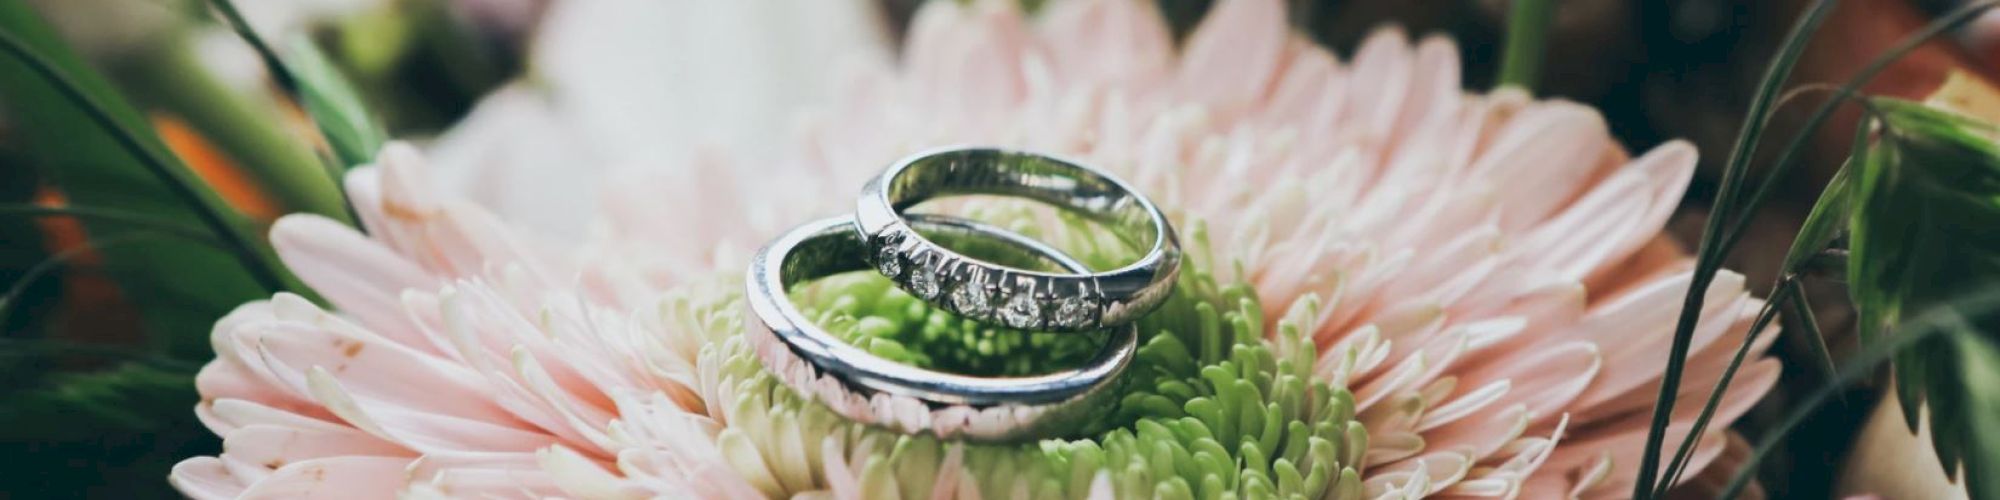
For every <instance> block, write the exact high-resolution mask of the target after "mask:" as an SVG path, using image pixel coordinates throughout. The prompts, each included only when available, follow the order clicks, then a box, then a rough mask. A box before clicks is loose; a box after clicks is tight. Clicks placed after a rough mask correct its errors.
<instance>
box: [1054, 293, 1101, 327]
mask: <svg viewBox="0 0 2000 500" xmlns="http://www.w3.org/2000/svg"><path fill="white" fill-rule="evenodd" d="M1095 302H1096V301H1093V300H1090V299H1089V298H1085V297H1065V298H1063V299H1062V302H1061V303H1059V304H1056V311H1055V315H1054V316H1053V317H1050V318H1049V321H1050V322H1052V323H1054V324H1055V326H1058V327H1062V328H1076V327H1080V326H1083V324H1084V323H1088V322H1090V316H1091V314H1090V313H1091V312H1092V310H1094V309H1096V308H1097V304H1096V303H1095Z"/></svg>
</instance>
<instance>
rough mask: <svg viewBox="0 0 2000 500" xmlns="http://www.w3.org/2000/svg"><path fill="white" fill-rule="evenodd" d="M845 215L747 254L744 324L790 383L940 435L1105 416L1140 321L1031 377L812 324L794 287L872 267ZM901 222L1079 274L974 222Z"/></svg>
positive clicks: (1006, 434) (1069, 262)
mask: <svg viewBox="0 0 2000 500" xmlns="http://www.w3.org/2000/svg"><path fill="white" fill-rule="evenodd" d="M853 224H854V222H853V221H852V220H851V219H848V218H834V219H826V220H821V221H818V222H813V223H810V224H806V225H803V226H799V227H798V228H795V229H793V230H791V231H790V232H788V233H786V234H785V235H783V236H780V237H778V239H776V240H774V241H772V242H771V243H770V244H768V245H766V246H765V247H764V248H763V249H761V250H759V251H758V252H757V254H756V256H755V257H753V258H752V260H751V261H750V269H749V273H748V289H749V290H748V292H749V293H748V301H749V303H750V310H751V313H752V314H753V315H754V316H755V318H753V320H752V321H749V322H748V323H750V324H751V325H752V326H751V327H750V328H749V329H748V330H749V336H750V340H751V343H752V345H753V346H754V348H755V350H756V352H757V354H758V356H759V358H760V359H761V360H762V361H763V362H764V364H765V366H766V367H767V368H768V369H770V371H771V372H772V373H773V374H774V375H776V376H777V377H778V378H779V379H780V380H782V381H783V382H784V383H785V384H786V385H787V386H789V387H791V388H792V389H793V390H796V391H798V392H800V393H801V394H805V395H808V396H809V397H812V398H815V399H816V400H818V401H819V402H821V403H823V404H825V405H827V406H828V407H830V408H832V409H833V410H834V411H835V412H836V413H839V414H840V415H842V416H845V417H847V418H850V419H853V420H856V421H859V422H863V423H867V424H873V425H879V426H883V427H887V428H890V429H893V430H897V431H899V432H904V433H909V434H917V433H925V432H928V433H932V434H934V435H936V436H938V437H939V438H946V439H952V438H967V439H973V440H984V441H1009V440H1017V439H1027V438H1035V437H1047V436H1052V435H1057V434H1061V433H1063V432H1065V431H1073V430H1075V429H1077V428H1078V427H1079V424H1080V423H1081V422H1083V421H1085V420H1086V419H1088V418H1090V417H1092V416H1093V414H1094V413H1100V412H1102V410H1103V405H1105V404H1109V401H1105V400H1104V398H1107V397H1109V396H1108V395H1109V394H1110V391H1107V390H1105V389H1106V388H1107V386H1109V385H1110V384H1111V383H1112V382H1113V381H1114V380H1115V379H1116V378H1117V376H1118V375H1119V374H1120V373H1121V372H1123V371H1124V369H1125V367H1126V365H1127V364H1129V363H1130V362H1131V361H1132V357H1133V353H1134V351H1136V350H1137V347H1138V329H1137V326H1136V325H1125V326H1123V327H1119V328H1116V329H1114V330H1112V331H1111V332H1109V333H1110V335H1109V339H1108V341H1107V342H1106V343H1105V345H1104V347H1103V348H1102V349H1101V350H1100V351H1099V352H1098V353H1097V354H1096V355H1095V356H1094V357H1093V358H1092V359H1091V360H1090V361H1088V362H1087V363H1086V364H1085V365H1084V366H1083V367H1081V368H1074V369H1067V370H1062V371H1057V372H1053V373H1046V374H1041V375H1034V376H1026V377H976V376H967V375H959V374H952V373H944V372H938V371H934V370H929V369H925V368H919V367H916V366H911V365H907V364H903V363H898V362H895V361H891V360H888V359H884V358H882V357H879V356H876V355H874V354H872V353H870V352H868V351H867V350H864V349H861V348H859V347H855V346H853V345H849V344H847V343H846V342H842V341H841V340H840V339H839V338H836V337H834V336H833V335H832V334H830V333H828V332H827V331H826V330H824V329H822V328H820V327H818V326H816V325H814V324H813V322H812V321H811V320H810V319H809V318H807V317H806V316H805V314H804V313H802V312H801V311H800V310H799V308H798V306H796V305H794V304H793V303H792V301H791V299H790V298H789V297H788V295H787V294H786V291H787V290H789V289H790V287H791V286H792V285H795V284H798V283H803V282H806V281H810V280H813V279H817V278H822V277H826V276H830V275H834V274H839V273H843V272H849V271H859V270H861V269H863V268H865V267H866V263H865V261H864V260H863V259H862V255H863V254H865V253H867V252H868V251H869V250H868V248H867V247H866V246H865V245H863V244H862V240H861V238H860V236H859V235H857V234H855V232H854V229H853V227H854V226H853ZM905 224H906V226H908V227H913V228H914V229H915V230H917V231H920V232H923V233H926V234H927V235H929V236H931V237H937V238H977V239H979V240H980V241H983V242H992V243H998V244H1000V245H1001V246H1005V247H1009V248H1011V249H1013V250H1014V251H1018V252H1021V253H1023V254H1027V255H1029V256H1033V257H1035V258H1037V259H1039V260H1041V261H1044V262H1047V263H1051V264H1054V265H1057V266H1060V267H1062V268H1064V269H1068V270H1070V271H1072V272H1078V273H1081V272H1086V271H1087V270H1088V269H1087V268H1085V267H1084V266H1083V264H1081V263H1078V262H1076V261H1075V260H1074V259H1071V258H1070V257H1069V256H1067V255H1065V254H1063V253H1062V252H1061V251H1060V250H1056V249H1054V248H1052V247H1049V246H1047V245H1045V244H1042V243H1041V242H1038V241H1035V240H1033V239H1029V238H1026V237H1023V236H1020V235H1018V234H1015V233H1012V232H1008V231H1005V230H1001V229H998V228H994V227H991V226H987V225H984V224H980V223H978V222H974V221H969V220H965V219H958V218H953V217H945V216H939V215H911V216H909V217H908V218H907V222H905Z"/></svg>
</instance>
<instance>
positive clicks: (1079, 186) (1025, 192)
mask: <svg viewBox="0 0 2000 500" xmlns="http://www.w3.org/2000/svg"><path fill="white" fill-rule="evenodd" d="M956 195H999V196H1007V197H1018V198H1026V199H1029V200H1034V201H1039V202H1042V203H1046V204H1049V205H1053V206H1055V207H1056V208H1059V209H1063V210H1066V211H1069V212H1072V213H1076V214H1079V215H1082V216H1083V217H1084V218H1086V219H1089V220H1092V221H1095V222H1097V223H1099V224H1103V225H1105V226H1107V227H1109V228H1111V229H1112V231H1113V232H1115V233H1117V236H1119V237H1121V238H1124V239H1125V240H1126V241H1128V242H1132V243H1135V245H1134V246H1137V247H1141V248H1147V252H1146V254H1145V255H1144V256H1142V257H1140V258H1139V260H1138V261H1137V262H1133V263H1131V264H1127V265H1126V266H1124V267H1121V268H1118V269H1113V270H1110V271H1105V272H1090V271H1087V270H1086V271H1077V272H1074V273H1071V274H1063V273H1050V272H1041V271H1034V270H1027V269H1020V268H1014V267H1008V266H1002V265H998V264H994V263H991V262H987V261H984V260H980V259H977V258H973V257H968V256H966V255H964V254H962V253H959V252H957V251H954V250H951V249H949V248H945V247H944V246H942V245H938V244H937V243H935V242H932V241H931V240H929V239H926V238H925V237H924V236H923V235H920V234H917V233H916V232H915V231H911V228H910V224H909V220H908V219H907V218H906V214H905V213H904V210H905V209H908V208H910V207H911V206H914V205H916V204H918V203H922V202H924V201H928V200H931V199H935V198H940V197H946V196H956ZM854 223H855V228H856V229H858V230H859V231H860V233H861V235H862V236H864V237H865V238H866V239H867V241H868V245H869V249H870V251H869V252H868V253H867V254H866V255H865V257H866V258H867V259H868V263H869V264H870V265H872V266H874V267H875V269H876V271H877V272H880V273H882V275H884V276H887V277H889V279H890V280H892V281H895V282H896V284H897V286H900V287H902V288H903V289H904V290H906V291H909V292H910V294H911V295H915V296H917V298H920V299H923V300H924V301H926V302H929V303H931V304H932V305H935V306H938V307H941V308H944V309H945V310H948V311H951V312H954V313H957V314H958V315H960V316H963V317H967V318H971V319H973V320H978V321H995V320H997V321H998V322H999V323H1000V324H1004V325H1007V326H1009V327H1012V328H1019V329H1030V330H1043V331H1078V330H1092V329H1098V328H1103V327H1106V326H1115V325H1121V324H1125V323H1129V322H1131V321H1134V320H1137V319H1138V318H1139V317H1140V316H1143V315H1145V313H1147V312H1149V311H1151V310H1152V309H1153V308H1154V307H1156V306H1158V305H1160V302H1161V301H1163V300H1166V298H1167V295H1168V294H1169V293H1171V292H1172V291H1173V286H1174V279H1175V277H1176V276H1177V275H1178V274H1179V272H1180V259H1181V249H1180V242H1179V241H1178V240H1177V239H1176V237H1175V236H1174V229H1173V226H1172V225H1170V224H1169V223H1168V222H1167V218H1166V216H1165V215H1164V214H1162V213H1161V212H1160V209H1159V208H1158V207H1156V206H1154V205H1153V202H1152V201H1150V200H1147V199H1146V197H1145V196H1142V195H1140V194H1139V193H1138V191H1136V190H1133V189H1132V188H1131V187H1129V186H1127V185H1125V183H1124V182H1122V181H1119V180H1118V179H1117V178H1114V177H1112V176H1111V175H1110V174H1106V173H1104V172H1100V171H1098V170H1096V169H1093V168H1090V167H1086V166H1083V165H1082V164H1079V163H1075V162H1070V161H1065V160H1062V159H1058V158H1054V157H1050V156H1045V155H1040V154H1034V153H1026V152H1019V151H1009V150H1003V149H992V148H950V149H941V150H934V151H931V152H927V153H921V154H917V155H914V156H911V157H909V158H906V159H904V160H902V161H900V162H897V163H896V164H895V165H893V166H891V167H889V168H888V169H887V170H885V171H883V172H882V174H881V175H878V176H876V177H875V178H874V179H872V180H870V181H868V184H867V186H865V187H863V188H862V192H861V197H860V199H859V200H858V201H857V202H856V207H855V215H854ZM1138 235H1144V236H1145V237H1149V238H1151V241H1150V242H1140V241H1135V240H1134V239H1133V238H1134V237H1135V236H1138Z"/></svg>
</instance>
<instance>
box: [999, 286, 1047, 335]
mask: <svg viewBox="0 0 2000 500" xmlns="http://www.w3.org/2000/svg"><path fill="white" fill-rule="evenodd" d="M1000 319H1001V320H1003V321H1006V322H1007V326H1010V327H1014V328H1034V327H1036V326H1040V325H1041V323H1042V305H1041V304H1040V303H1037V302H1035V294H1034V292H1030V291H1028V290H1022V291H1020V292H1019V293H1015V294H1014V296H1013V297H1008V298H1007V307H1004V308H1001V309H1000Z"/></svg>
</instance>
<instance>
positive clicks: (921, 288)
mask: <svg viewBox="0 0 2000 500" xmlns="http://www.w3.org/2000/svg"><path fill="white" fill-rule="evenodd" d="M910 260H911V264H915V266H914V267H915V269H911V270H910V283H909V285H910V293H914V294H917V296H918V297H922V298H923V299H924V300H930V299H935V298H937V296H938V292H941V291H943V290H942V288H943V287H941V286H940V285H939V283H938V273H940V272H942V270H940V269H936V268H935V266H928V265H926V264H927V262H926V260H928V259H923V258H915V259H910Z"/></svg>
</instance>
